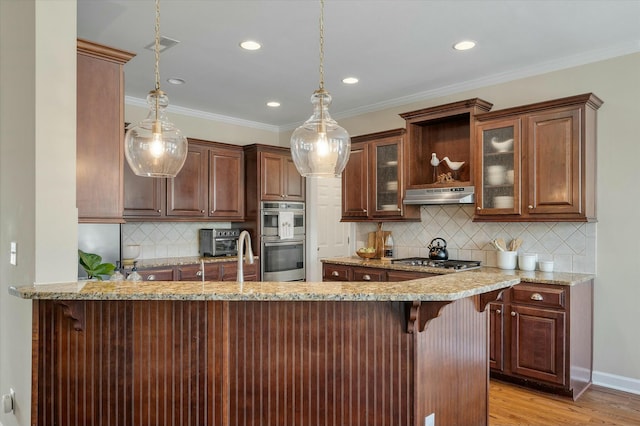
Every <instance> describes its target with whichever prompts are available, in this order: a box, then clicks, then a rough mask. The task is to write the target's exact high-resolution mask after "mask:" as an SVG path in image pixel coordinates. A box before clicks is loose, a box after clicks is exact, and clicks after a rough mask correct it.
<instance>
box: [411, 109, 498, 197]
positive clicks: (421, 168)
mask: <svg viewBox="0 0 640 426" xmlns="http://www.w3.org/2000/svg"><path fill="white" fill-rule="evenodd" d="M492 106H493V105H492V104H491V103H489V102H487V101H484V100H482V99H478V98H475V99H468V100H465V101H459V102H454V103H450V104H446V105H440V106H436V107H431V108H425V109H421V110H418V111H412V112H406V113H403V114H400V116H401V117H402V118H404V119H405V121H406V128H407V135H406V142H405V145H404V147H405V148H404V157H405V159H406V163H405V167H406V188H407V189H414V188H434V187H436V188H437V187H446V186H472V185H473V179H474V177H475V176H474V166H475V161H474V155H475V152H474V149H473V145H474V143H475V125H474V124H475V116H476V115H477V114H479V113H482V112H487V111H489V110H490V109H491V107H492ZM432 154H436V158H438V160H440V161H441V163H440V164H438V165H436V166H432V165H431V156H432ZM444 157H448V158H449V160H450V161H451V162H464V164H463V165H462V166H461V167H460V168H459V169H458V170H454V169H452V168H450V167H449V166H448V165H447V163H446V162H445V161H442V160H443V158H444ZM454 167H455V166H454Z"/></svg>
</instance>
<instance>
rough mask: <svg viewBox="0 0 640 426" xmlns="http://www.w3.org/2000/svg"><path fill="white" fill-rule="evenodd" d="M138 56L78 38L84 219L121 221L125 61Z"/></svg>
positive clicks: (79, 183)
mask: <svg viewBox="0 0 640 426" xmlns="http://www.w3.org/2000/svg"><path fill="white" fill-rule="evenodd" d="M134 56H135V55H134V54H133V53H129V52H125V51H123V50H118V49H113V48H110V47H106V46H102V45H99V44H96V43H92V42H90V41H86V40H80V39H79V40H78V47H77V118H76V122H77V124H76V140H77V142H76V206H77V207H78V221H79V222H81V223H121V222H123V218H122V217H123V193H122V174H123V162H124V153H123V142H124V124H123V123H124V73H123V66H124V64H125V63H127V62H128V61H129V60H130V59H131V58H133V57H134Z"/></svg>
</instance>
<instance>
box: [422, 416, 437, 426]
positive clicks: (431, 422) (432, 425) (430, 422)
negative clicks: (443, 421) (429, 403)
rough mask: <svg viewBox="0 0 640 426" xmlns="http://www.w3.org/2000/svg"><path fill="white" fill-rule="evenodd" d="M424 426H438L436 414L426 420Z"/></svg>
mask: <svg viewBox="0 0 640 426" xmlns="http://www.w3.org/2000/svg"><path fill="white" fill-rule="evenodd" d="M424 426H436V413H431V414H429V415H428V416H427V417H425V418H424Z"/></svg>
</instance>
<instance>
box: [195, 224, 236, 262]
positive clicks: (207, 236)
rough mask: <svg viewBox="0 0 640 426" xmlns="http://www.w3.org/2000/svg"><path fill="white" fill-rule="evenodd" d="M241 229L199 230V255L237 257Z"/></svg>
mask: <svg viewBox="0 0 640 426" xmlns="http://www.w3.org/2000/svg"><path fill="white" fill-rule="evenodd" d="M239 237H240V230H239V229H213V228H203V229H200V230H198V247H199V248H198V253H199V254H200V257H217V256H237V255H238V238H239Z"/></svg>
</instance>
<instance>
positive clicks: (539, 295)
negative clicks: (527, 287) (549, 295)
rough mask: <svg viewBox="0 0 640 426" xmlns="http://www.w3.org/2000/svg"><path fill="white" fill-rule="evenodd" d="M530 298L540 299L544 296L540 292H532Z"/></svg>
mask: <svg viewBox="0 0 640 426" xmlns="http://www.w3.org/2000/svg"><path fill="white" fill-rule="evenodd" d="M531 300H537V301H541V300H544V298H543V297H542V295H541V294H540V293H533V294H532V295H531Z"/></svg>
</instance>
